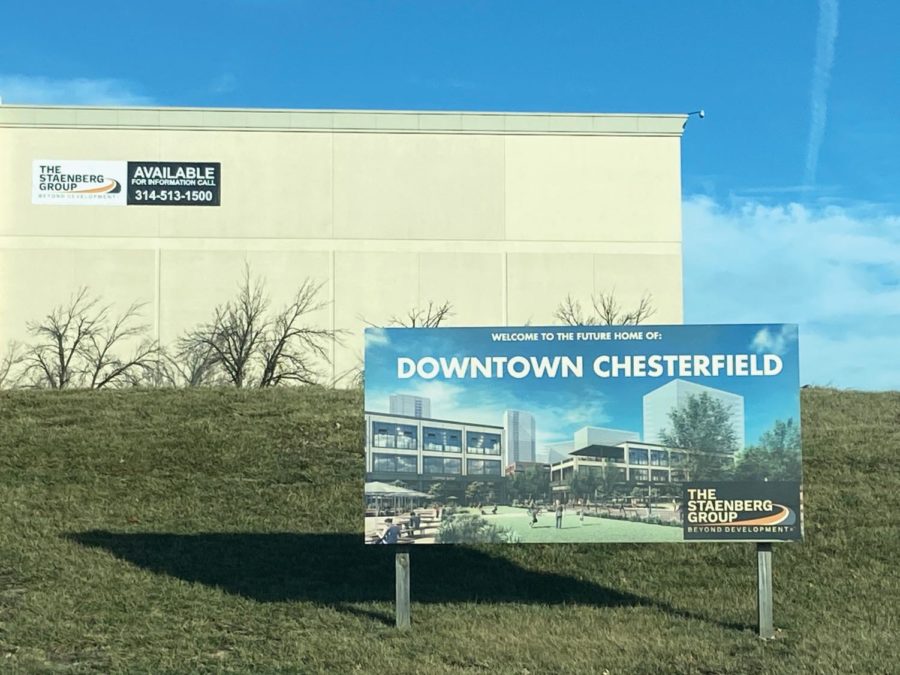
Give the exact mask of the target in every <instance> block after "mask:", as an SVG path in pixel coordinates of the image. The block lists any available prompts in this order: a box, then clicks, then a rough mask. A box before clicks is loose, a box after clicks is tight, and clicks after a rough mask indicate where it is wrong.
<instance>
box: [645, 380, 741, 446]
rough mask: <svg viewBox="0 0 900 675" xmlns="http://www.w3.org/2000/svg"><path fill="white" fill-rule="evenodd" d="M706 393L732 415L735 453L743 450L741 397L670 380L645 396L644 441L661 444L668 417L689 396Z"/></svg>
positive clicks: (692, 383)
mask: <svg viewBox="0 0 900 675" xmlns="http://www.w3.org/2000/svg"><path fill="white" fill-rule="evenodd" d="M700 394H707V395H708V396H710V397H711V398H712V399H714V400H716V401H719V402H720V403H722V404H723V405H724V406H725V408H726V409H727V410H728V411H729V414H730V415H731V422H732V426H733V428H734V433H735V436H736V438H737V449H738V451H740V450H743V449H744V443H745V430H744V397H743V396H740V395H738V394H732V393H731V392H728V391H722V390H721V389H715V388H713V387H707V386H705V385H702V384H697V383H696V382H688V381H687V380H672V381H671V382H668V383H666V384H664V385H663V386H661V387H659V388H658V389H654V390H653V391H651V392H649V393H648V394H645V395H644V440H645V441H647V442H648V443H662V432H663V431H665V430H666V429H669V428H671V420H670V418H669V414H670V413H671V412H672V410H675V409H677V408H682V407H684V406H685V405H686V404H687V402H688V399H689V398H690V397H692V396H699V395H700Z"/></svg>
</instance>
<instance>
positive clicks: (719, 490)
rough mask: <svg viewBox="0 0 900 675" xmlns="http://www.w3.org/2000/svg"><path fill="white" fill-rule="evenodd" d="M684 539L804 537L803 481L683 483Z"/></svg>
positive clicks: (758, 539) (784, 538) (747, 539)
mask: <svg viewBox="0 0 900 675" xmlns="http://www.w3.org/2000/svg"><path fill="white" fill-rule="evenodd" d="M683 489H684V492H683V494H682V498H683V502H682V508H681V511H682V514H683V518H684V538H685V540H686V541H689V540H691V539H694V540H698V539H705V540H707V541H708V540H711V539H720V540H732V541H733V540H738V539H742V540H746V541H785V540H791V539H800V538H801V537H802V530H801V526H800V522H801V520H800V517H801V513H800V494H801V493H800V483H795V482H787V481H784V482H782V481H770V482H765V481H737V482H733V483H724V482H707V481H704V482H690V483H685V484H684V486H683Z"/></svg>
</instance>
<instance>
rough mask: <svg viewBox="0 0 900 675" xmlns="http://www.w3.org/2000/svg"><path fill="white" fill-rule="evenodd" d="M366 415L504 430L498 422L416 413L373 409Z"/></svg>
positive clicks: (366, 412)
mask: <svg viewBox="0 0 900 675" xmlns="http://www.w3.org/2000/svg"><path fill="white" fill-rule="evenodd" d="M363 414H364V415H377V416H378V417H400V418H402V419H405V420H419V421H422V422H439V423H443V424H459V425H461V426H464V427H484V428H485V429H499V430H500V431H503V427H502V426H500V425H497V424H481V423H479V422H460V421H459V420H439V419H437V418H435V417H416V416H415V415H400V414H399V413H381V412H373V411H371V410H365V411H363Z"/></svg>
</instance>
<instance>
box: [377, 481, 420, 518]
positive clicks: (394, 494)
mask: <svg viewBox="0 0 900 675" xmlns="http://www.w3.org/2000/svg"><path fill="white" fill-rule="evenodd" d="M369 497H374V498H375V500H376V504H377V505H378V506H377V511H378V512H379V513H380V512H381V501H382V499H390V500H392V501H393V505H394V508H395V509H396V508H397V505H398V502H402V501H404V500H408V501H412V500H414V499H431V495H429V494H427V493H425V492H419V491H417V490H410V489H409V488H405V487H400V486H399V485H391V484H390V483H382V482H380V481H372V482H371V483H366V498H369Z"/></svg>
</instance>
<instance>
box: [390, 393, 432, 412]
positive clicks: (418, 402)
mask: <svg viewBox="0 0 900 675" xmlns="http://www.w3.org/2000/svg"><path fill="white" fill-rule="evenodd" d="M390 410H391V414H392V415H406V416H407V417H419V418H422V417H431V399H430V398H425V397H423V396H410V395H408V394H391V408H390Z"/></svg>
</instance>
